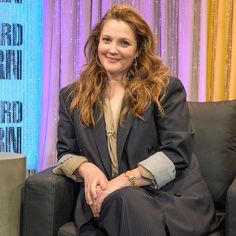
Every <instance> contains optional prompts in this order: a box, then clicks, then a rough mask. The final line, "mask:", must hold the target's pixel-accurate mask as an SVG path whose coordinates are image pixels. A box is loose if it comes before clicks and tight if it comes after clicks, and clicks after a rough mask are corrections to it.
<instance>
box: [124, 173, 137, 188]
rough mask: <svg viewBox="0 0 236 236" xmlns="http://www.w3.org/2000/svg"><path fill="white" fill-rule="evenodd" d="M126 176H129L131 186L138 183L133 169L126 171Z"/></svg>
mask: <svg viewBox="0 0 236 236" xmlns="http://www.w3.org/2000/svg"><path fill="white" fill-rule="evenodd" d="M125 176H126V177H128V180H129V182H130V185H131V186H135V185H136V177H135V174H134V172H133V171H132V170H128V171H126V172H125Z"/></svg>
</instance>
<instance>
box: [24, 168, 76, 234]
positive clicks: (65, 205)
mask: <svg viewBox="0 0 236 236" xmlns="http://www.w3.org/2000/svg"><path fill="white" fill-rule="evenodd" d="M52 169H53V168H48V169H46V170H44V171H42V172H39V173H37V174H36V175H33V176H30V177H29V178H27V179H26V181H25V187H24V196H23V206H22V222H21V235H22V236H32V235H34V236H46V235H47V236H56V235H57V232H58V228H59V227H60V226H62V225H63V224H64V223H66V222H68V221H70V220H71V219H72V218H73V211H74V207H75V198H76V189H75V185H76V183H75V182H73V181H72V180H70V179H68V178H66V177H64V176H60V175H55V174H53V172H52ZM78 187H79V186H78Z"/></svg>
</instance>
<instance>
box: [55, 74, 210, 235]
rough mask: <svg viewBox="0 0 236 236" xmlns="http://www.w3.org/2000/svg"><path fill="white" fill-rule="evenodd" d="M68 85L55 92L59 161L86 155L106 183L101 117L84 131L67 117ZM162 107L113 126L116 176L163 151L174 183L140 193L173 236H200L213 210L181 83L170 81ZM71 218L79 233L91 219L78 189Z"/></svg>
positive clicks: (76, 117)
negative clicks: (152, 204)
mask: <svg viewBox="0 0 236 236" xmlns="http://www.w3.org/2000/svg"><path fill="white" fill-rule="evenodd" d="M73 86H74V85H72V86H69V87H66V88H64V89H62V90H61V92H60V110H59V117H60V120H59V125H58V144H57V149H58V159H60V158H61V157H62V156H63V155H65V154H75V155H83V156H86V157H87V158H88V160H89V161H91V162H92V163H94V164H96V165H97V166H98V167H99V168H100V169H101V170H102V171H103V172H104V173H105V174H106V176H107V178H108V179H111V161H110V157H109V152H108V147H107V141H106V133H105V122H104V117H102V118H101V119H100V120H99V122H98V123H97V125H96V126H95V127H89V128H85V127H84V126H83V125H82V124H81V123H80V121H79V113H78V112H77V111H74V112H73V113H72V116H71V118H70V117H69V111H68V110H69V107H70V102H71V100H72V98H73V93H71V91H72V90H71V88H72V87H73ZM162 106H163V109H164V115H163V114H161V113H160V112H159V111H158V109H157V107H156V106H155V105H154V103H152V104H151V105H150V106H149V107H148V109H147V110H146V111H145V112H144V113H143V120H141V119H139V118H137V117H135V116H133V115H132V114H129V115H128V116H127V117H126V119H125V123H124V125H122V126H119V127H118V137H117V156H118V163H119V172H120V173H122V172H124V171H126V170H128V169H132V168H135V167H137V163H139V162H140V161H142V160H145V159H146V158H148V157H150V156H151V155H153V154H154V153H156V152H159V151H160V152H163V153H164V154H165V155H166V156H168V158H169V159H170V160H171V161H172V162H173V163H174V165H175V168H176V178H175V179H174V180H172V181H171V182H169V183H168V184H167V185H165V186H163V187H162V188H161V189H153V188H151V187H145V189H146V190H147V191H148V192H150V194H151V195H152V196H153V197H155V198H158V202H159V203H160V204H159V205H158V206H157V210H160V208H161V212H162V213H164V215H165V218H166V222H167V225H168V227H169V229H170V231H171V232H174V235H181V236H184V234H183V233H182V229H183V228H185V229H186V228H189V230H188V232H191V235H196V236H199V235H203V234H204V233H208V232H210V231H211V230H212V229H213V228H214V224H213V216H214V206H213V202H212V199H211V197H210V194H209V192H208V189H207V186H206V184H205V182H204V181H203V179H202V177H201V174H200V171H199V168H198V163H197V161H196V158H195V157H194V155H193V153H192V152H193V133H194V132H193V128H192V125H191V120H190V117H189V111H188V105H187V102H186V93H185V90H184V87H183V85H182V83H181V82H180V80H178V79H176V78H173V77H170V82H169V85H168V88H167V91H166V94H165V97H164V100H163V101H162ZM95 112H98V111H95ZM137 204H138V203H137ZM153 210H155V209H153ZM76 216H77V217H78V218H79V220H76V219H75V221H76V222H77V226H78V228H80V227H81V226H82V225H83V224H84V223H85V222H87V221H88V220H89V219H91V217H92V213H91V210H90V208H89V206H88V205H87V204H86V202H85V199H84V192H83V189H82V190H81V191H80V194H79V198H78V201H77V207H76Z"/></svg>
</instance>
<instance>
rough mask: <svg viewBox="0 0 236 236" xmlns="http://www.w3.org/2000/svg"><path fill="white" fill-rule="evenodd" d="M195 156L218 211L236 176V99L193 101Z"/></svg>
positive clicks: (222, 205) (191, 104) (191, 111)
mask: <svg viewBox="0 0 236 236" xmlns="http://www.w3.org/2000/svg"><path fill="white" fill-rule="evenodd" d="M189 109H190V113H191V116H192V120H193V123H194V127H195V140H194V142H195V150H194V151H195V154H196V156H197V158H198V160H199V165H200V168H201V171H202V174H203V177H204V179H205V180H206V182H207V184H208V186H209V189H210V191H211V193H212V196H213V198H214V201H215V203H216V207H217V208H221V209H223V208H224V207H225V198H226V191H227V189H228V187H229V185H230V184H231V183H232V181H233V178H234V177H235V175H236V100H232V101H223V102H203V103H199V102H195V103H194V102H191V103H189Z"/></svg>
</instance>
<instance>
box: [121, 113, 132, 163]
mask: <svg viewBox="0 0 236 236" xmlns="http://www.w3.org/2000/svg"><path fill="white" fill-rule="evenodd" d="M133 121H134V115H132V114H131V113H129V114H128V115H127V116H126V118H125V120H124V122H123V124H122V126H121V125H119V126H118V130H117V159H118V163H120V160H121V156H122V153H123V149H124V145H125V142H126V139H127V137H128V134H129V132H130V128H131V127H132V124H133Z"/></svg>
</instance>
